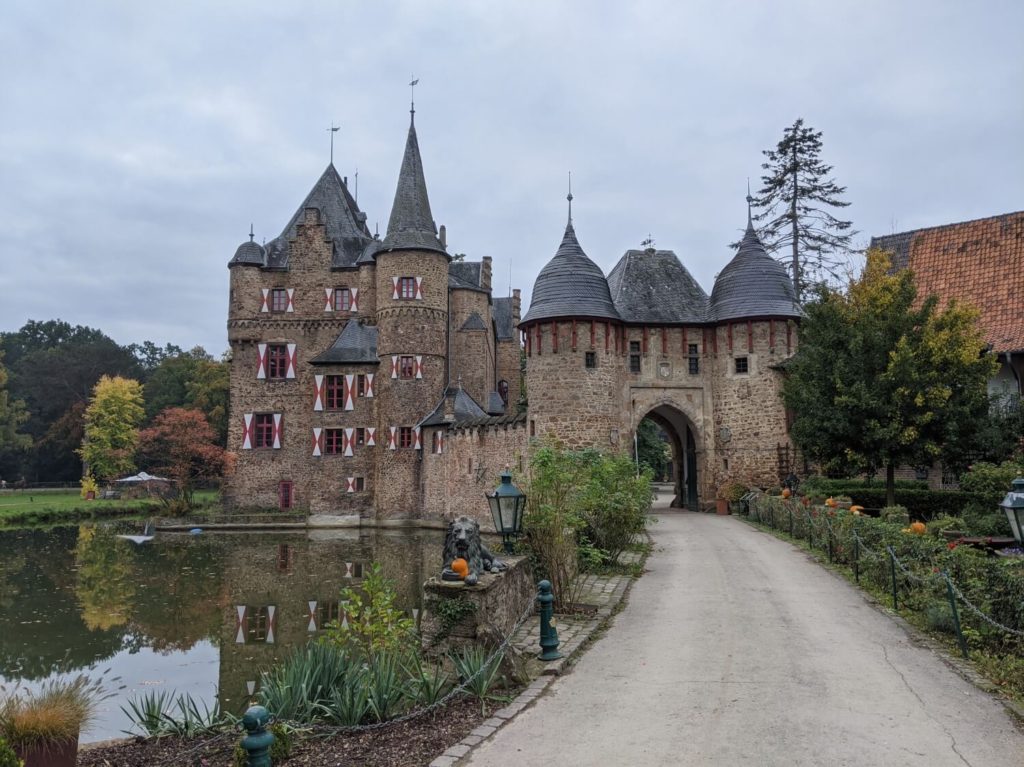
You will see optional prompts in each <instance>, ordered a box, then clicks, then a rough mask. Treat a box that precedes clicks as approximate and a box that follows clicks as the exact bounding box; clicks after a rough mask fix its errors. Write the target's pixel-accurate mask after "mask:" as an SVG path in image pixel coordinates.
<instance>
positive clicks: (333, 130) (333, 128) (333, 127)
mask: <svg viewBox="0 0 1024 767" xmlns="http://www.w3.org/2000/svg"><path fill="white" fill-rule="evenodd" d="M324 130H326V131H327V132H329V133H330V134H331V165H334V134H335V133H337V132H338V131H340V130H341V126H340V125H335V124H334V120H331V127H330V128H325V129H324Z"/></svg>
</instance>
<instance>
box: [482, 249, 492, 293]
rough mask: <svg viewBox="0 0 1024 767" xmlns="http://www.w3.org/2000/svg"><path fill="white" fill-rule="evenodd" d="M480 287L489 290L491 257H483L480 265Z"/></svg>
mask: <svg viewBox="0 0 1024 767" xmlns="http://www.w3.org/2000/svg"><path fill="white" fill-rule="evenodd" d="M480 287H481V288H483V289H484V290H490V289H491V257H490V256H484V257H483V262H482V263H481V264H480Z"/></svg>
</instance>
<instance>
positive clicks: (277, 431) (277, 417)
mask: <svg viewBox="0 0 1024 767" xmlns="http://www.w3.org/2000/svg"><path fill="white" fill-rule="evenodd" d="M281 425H282V424H281V414H280V413H274V449H275V450H279V449H280V448H281V436H282V435H281V432H282V431H283V430H282V428H281Z"/></svg>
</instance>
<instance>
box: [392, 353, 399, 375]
mask: <svg viewBox="0 0 1024 767" xmlns="http://www.w3.org/2000/svg"><path fill="white" fill-rule="evenodd" d="M391 377H392V378H398V355H397V354H392V355H391Z"/></svg>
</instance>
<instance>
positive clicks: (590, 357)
mask: <svg viewBox="0 0 1024 767" xmlns="http://www.w3.org/2000/svg"><path fill="white" fill-rule="evenodd" d="M583 364H584V366H586V367H588V368H596V367H597V354H596V353H595V352H586V353H585V354H584V362H583Z"/></svg>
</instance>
